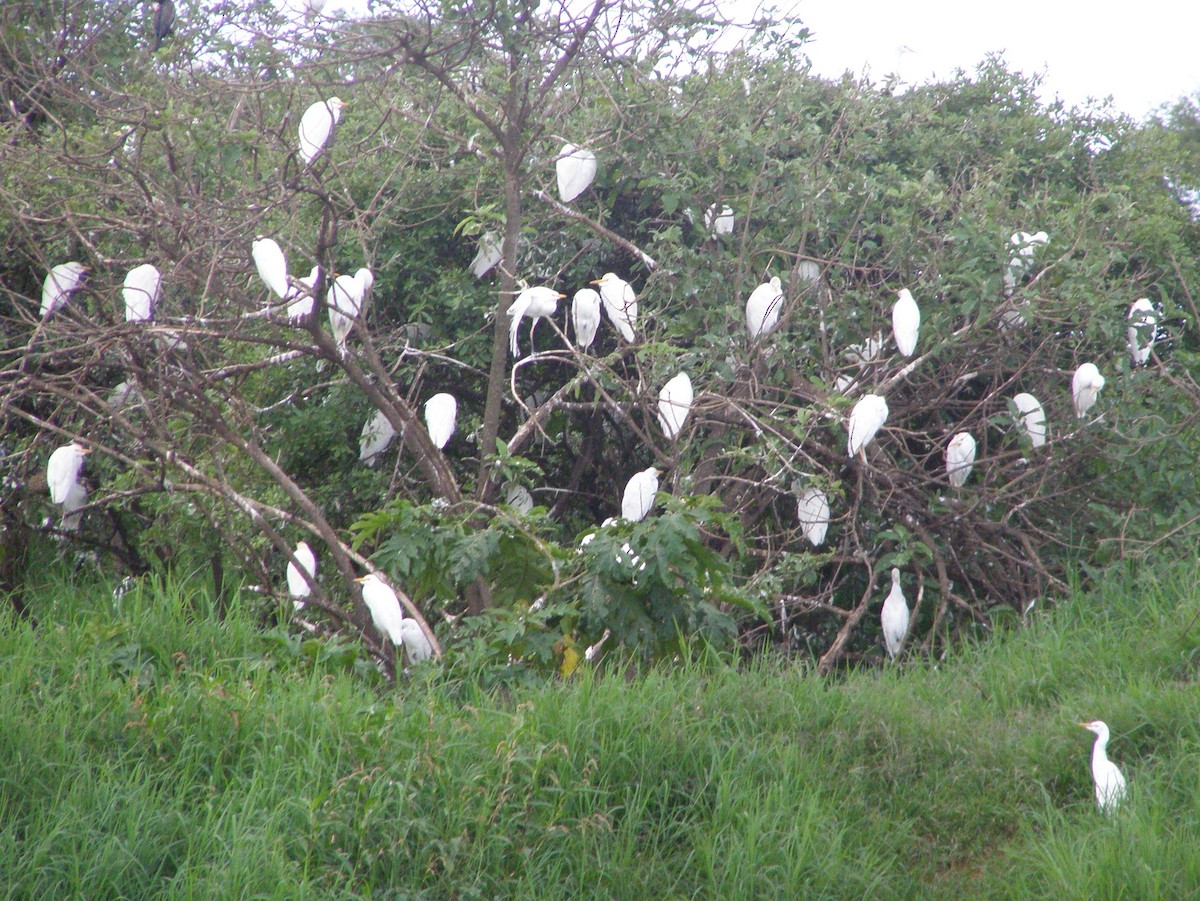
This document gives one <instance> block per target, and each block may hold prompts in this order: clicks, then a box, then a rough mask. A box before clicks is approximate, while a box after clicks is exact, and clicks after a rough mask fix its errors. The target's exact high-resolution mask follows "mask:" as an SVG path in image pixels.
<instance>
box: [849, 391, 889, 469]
mask: <svg viewBox="0 0 1200 901" xmlns="http://www.w3.org/2000/svg"><path fill="white" fill-rule="evenodd" d="M887 418H888V405H887V401H886V400H884V399H883V398H882V397H881V396H880V395H878V394H867V395H865V396H864V397H863V398H862V399H861V400H860V401H859V402H858V403H856V404H855V405H854V409H853V410H851V411H850V425H849V429H848V431H849V441H848V443H847V450H848V451H849V456H851V457H853V456H854V455H855V454H858V453H861V452H862V451H863V450H864V449H865V448H866V446H867V445H868V444H870V443H871V440H872V439H873V438H874V437H875V434H876V433H877V432H878V431H879V430H880V429H881V428H883V424H884V423H885V422H887Z"/></svg>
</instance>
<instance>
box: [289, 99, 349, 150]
mask: <svg viewBox="0 0 1200 901" xmlns="http://www.w3.org/2000/svg"><path fill="white" fill-rule="evenodd" d="M345 105H346V104H345V103H343V102H342V100H341V98H338V97H330V98H329V99H328V100H318V101H317V102H316V103H314V104H312V105H311V106H309V108H308V109H306V110H305V111H304V115H303V116H301V117H300V159H301V160H303V161H304V165H306V166H307V165H310V164H311V163H312V161H313V160H315V159H316V158H317V157H318V156H320V155H321V151H322V150H324V149H325V144H326V142H327V141H328V140H329V136H330V135H332V134H333V129H334V128H335V127H336V126H337V124H338V121H339V120H340V119H341V118H342V109H343V108H344V107H345Z"/></svg>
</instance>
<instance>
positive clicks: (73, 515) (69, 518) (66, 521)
mask: <svg viewBox="0 0 1200 901" xmlns="http://www.w3.org/2000/svg"><path fill="white" fill-rule="evenodd" d="M87 502H88V490H87V488H85V487H84V486H83V484H82V483H80V482H76V483H75V484H74V485H72V486H71V490H70V491H68V492H67V496H66V497H65V498H63V502H62V508H63V514H62V521H61V522H60V523H59V528H61V529H62V530H63V531H64V532H75V531H78V530H79V522H80V520H82V519H83V514H82V513H80V512H78V511H79V509H80V508H81V507H82V506H83V505H84V504H86V503H87Z"/></svg>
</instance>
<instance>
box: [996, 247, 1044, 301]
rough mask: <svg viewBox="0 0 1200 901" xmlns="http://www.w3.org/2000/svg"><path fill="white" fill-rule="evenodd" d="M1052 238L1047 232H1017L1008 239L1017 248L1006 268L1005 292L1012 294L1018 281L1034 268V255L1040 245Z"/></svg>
mask: <svg viewBox="0 0 1200 901" xmlns="http://www.w3.org/2000/svg"><path fill="white" fill-rule="evenodd" d="M1049 240H1050V236H1049V235H1048V234H1046V233H1045V232H1035V233H1034V234H1032V235H1031V234H1029V232H1016V233H1015V234H1014V235H1012V237H1010V238H1009V239H1008V243H1009V244H1011V245H1012V246H1013V247H1014V248H1015V249H1016V250H1015V253H1014V255H1013V256H1012V257H1010V258H1009V260H1008V266H1007V267H1006V268H1005V270H1004V293H1005V294H1006V295H1007V294H1011V293H1012V290H1013V288H1015V287H1016V286H1017V281H1018V280H1019V279H1021V278H1023V277H1024V276H1026V275H1028V274H1029V272H1030V271H1031V270H1032V269H1033V257H1034V254H1035V253H1036V252H1037V249H1038V248H1039V247H1044V246H1045V245H1046V244H1047V243H1048V242H1049Z"/></svg>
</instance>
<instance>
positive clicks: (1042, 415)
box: [1013, 391, 1046, 448]
mask: <svg viewBox="0 0 1200 901" xmlns="http://www.w3.org/2000/svg"><path fill="white" fill-rule="evenodd" d="M1013 405H1014V406H1015V407H1016V408H1017V417H1018V419H1017V421H1018V423H1019V424H1020V427H1021V429H1022V430H1023V431H1024V432H1025V434H1026V435H1028V436H1029V441H1030V442H1031V443H1032V444H1033V446H1034V447H1035V448H1038V447H1041V446H1042V445H1044V444H1045V443H1046V411H1045V410H1043V409H1042V405H1041V404H1040V403H1039V402H1038V399H1037V398H1036V397H1034V396H1033V395H1032V394H1026V393H1025V392H1024V391H1022V392H1021V393H1020V394H1018V395H1016V396H1015V397H1014V398H1013Z"/></svg>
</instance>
